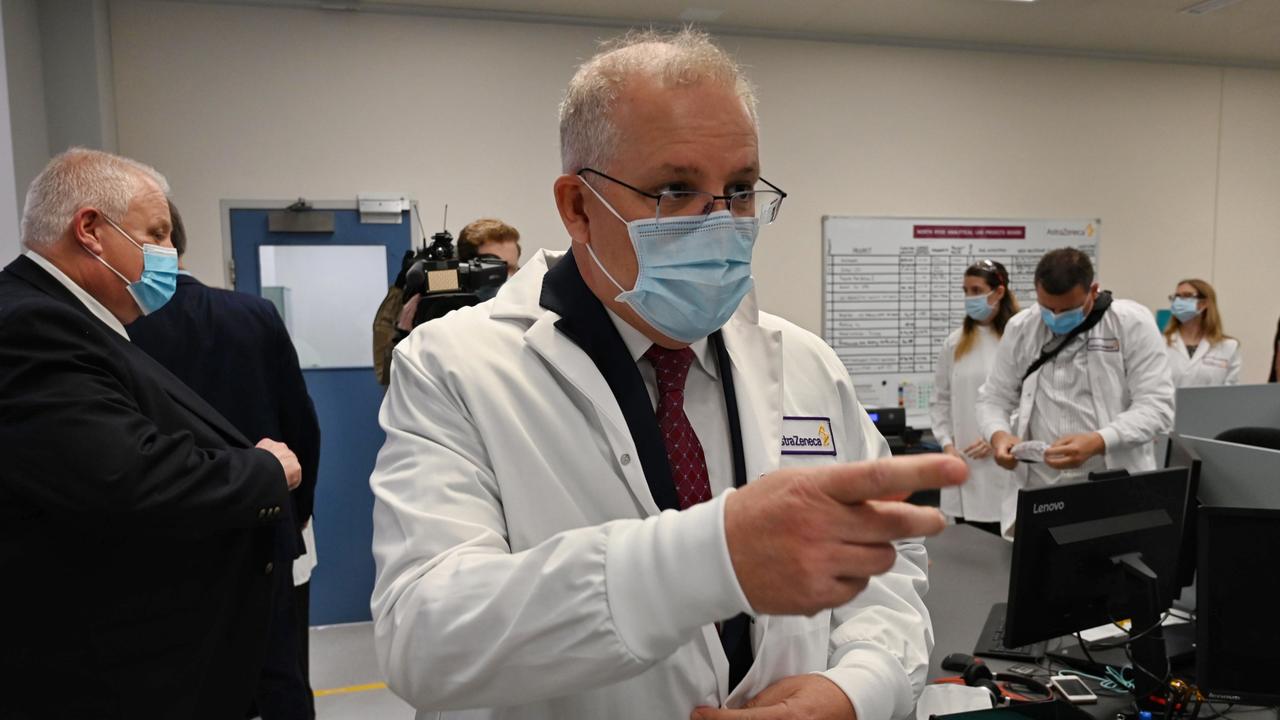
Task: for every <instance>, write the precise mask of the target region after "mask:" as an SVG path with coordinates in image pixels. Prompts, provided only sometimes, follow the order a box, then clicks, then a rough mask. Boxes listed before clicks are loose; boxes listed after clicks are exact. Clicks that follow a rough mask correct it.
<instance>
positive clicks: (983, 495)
mask: <svg viewBox="0 0 1280 720" xmlns="http://www.w3.org/2000/svg"><path fill="white" fill-rule="evenodd" d="M962 289H963V291H964V296H965V298H964V311H965V318H964V324H963V325H962V326H961V327H960V328H958V329H956V331H955V332H953V333H951V334H950V335H949V336H947V340H946V342H945V343H943V346H942V352H941V353H939V354H938V363H937V366H936V367H935V370H934V372H935V378H934V396H933V406H932V407H931V408H930V417H931V419H932V421H933V435H934V437H935V438H937V440H938V444H939V445H941V446H942V451H943V452H945V453H947V454H949V455H954V456H956V457H958V458H961V459H963V460H965V461H966V462H968V464H969V480H968V482H966V483H965V484H964V485H961V486H960V487H952V488H944V489H943V490H942V493H941V496H942V497H941V506H940V509H941V510H942V512H943V514H945V515H946V516H947V517H948V518H950V519H952V520H955V521H956V522H960V523H967V524H970V525H973V526H975V527H977V528H980V529H982V530H986V531H987V532H991V533H994V534H996V535H999V534H1000V508H1001V507H1002V506H1003V503H1004V498H1005V496H1006V495H1007V494H1008V493H1010V492H1013V478H1012V477H1010V474H1009V471H1008V470H1005V469H1004V468H1002V467H1000V466H999V465H996V463H995V460H994V459H992V450H991V444H990V443H988V442H987V441H986V439H984V438H983V436H982V433H981V432H980V431H979V430H978V418H977V415H976V414H975V412H974V405H975V404H976V403H977V401H978V388H979V387H981V386H982V383H983V382H984V381H985V380H986V379H987V371H988V370H989V369H990V368H991V364H992V363H993V362H994V361H995V357H996V346H998V345H999V344H1000V337H1001V336H1002V335H1004V328H1005V325H1006V324H1007V323H1008V322H1009V319H1010V318H1012V317H1013V316H1014V315H1016V314H1017V312H1018V299H1017V298H1016V297H1014V295H1013V291H1012V290H1011V289H1010V288H1009V271H1008V270H1006V269H1005V267H1004V265H1002V264H1000V263H998V262H995V261H994V260H979V261H978V262H976V263H974V264H972V265H970V266H969V267H968V269H966V270H965V271H964V286H963V288H962Z"/></svg>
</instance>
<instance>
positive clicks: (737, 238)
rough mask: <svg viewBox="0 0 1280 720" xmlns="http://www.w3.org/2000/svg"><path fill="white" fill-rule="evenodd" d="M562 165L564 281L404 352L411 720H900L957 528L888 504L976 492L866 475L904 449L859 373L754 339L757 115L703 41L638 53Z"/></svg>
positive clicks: (766, 333) (568, 133) (613, 52)
mask: <svg viewBox="0 0 1280 720" xmlns="http://www.w3.org/2000/svg"><path fill="white" fill-rule="evenodd" d="M561 145H562V148H561V151H562V158H563V163H564V171H565V174H564V175H562V176H560V177H559V178H558V179H557V180H556V181H555V187H554V189H555V197H556V204H557V207H558V209H559V212H560V214H561V217H562V219H563V221H564V224H565V227H566V229H567V230H568V232H569V235H570V236H571V238H572V241H573V242H572V251H571V252H569V253H552V252H545V251H544V252H542V253H539V254H538V256H537V257H535V258H533V259H532V260H531V261H530V262H529V263H528V264H527V265H526V266H525V267H524V268H522V269H521V271H520V272H519V273H517V274H516V276H515V277H514V278H512V279H511V280H510V281H509V282H508V283H507V284H506V285H504V286H503V288H502V289H501V291H500V292H499V293H498V295H497V297H496V298H494V299H493V300H491V301H489V302H486V303H483V304H481V305H478V306H476V307H472V308H466V309H463V310H458V311H455V312H454V313H452V314H450V315H448V316H446V317H444V318H441V319H440V320H437V321H433V322H430V323H427V324H425V325H423V326H421V327H419V328H418V329H417V330H415V331H414V332H413V334H412V335H411V336H410V337H409V338H407V339H406V340H405V341H403V342H401V343H400V344H399V345H398V346H397V347H396V349H395V352H394V358H393V361H392V371H391V385H390V387H389V389H388V392H387V397H386V400H385V402H384V404H383V408H382V414H381V422H382V425H383V427H384V428H385V429H386V432H387V440H386V444H385V445H384V446H383V448H382V452H381V453H380V454H379V456H378V463H377V467H376V469H375V470H374V474H373V477H372V479H371V483H372V486H373V490H374V494H375V498H376V504H375V508H374V544H373V550H374V555H375V558H376V560H377V570H378V577H377V583H376V586H375V588H374V594H373V599H372V609H373V616H374V622H375V629H376V639H377V646H378V654H379V658H380V661H381V663H382V667H383V670H384V671H385V672H386V674H387V678H388V681H389V683H390V686H391V688H392V689H393V690H394V691H395V692H396V693H397V694H399V695H400V696H401V697H403V698H405V699H406V700H408V701H409V702H410V703H412V704H413V705H414V706H415V707H417V708H418V709H419V711H420V713H419V717H420V718H423V717H438V716H437V715H434V714H430V715H429V714H428V713H430V712H432V711H443V717H450V718H545V719H547V720H550V719H552V718H556V719H562V718H570V719H572V718H583V719H587V718H590V719H592V720H595V719H598V718H614V719H617V718H623V719H627V718H637V719H638V718H664V719H669V718H685V717H691V716H693V717H699V718H707V719H708V720H715V719H718V718H725V719H726V720H728V719H731V718H735V717H744V718H746V717H770V716H778V717H783V716H786V717H791V716H792V715H791V714H789V713H797V712H798V713H808V714H806V715H805V716H806V717H815V718H833V719H834V718H845V719H848V718H854V717H857V718H860V719H861V720H890V719H891V718H901V717H904V716H906V715H908V714H909V713H910V712H911V709H912V706H913V704H914V699H915V696H916V695H917V694H918V693H919V691H920V689H921V687H922V685H923V682H924V679H925V674H926V671H927V666H928V657H929V652H930V649H931V647H930V646H931V644H932V632H931V626H930V623H929V617H928V613H927V611H926V610H925V607H924V604H923V602H922V600H921V596H922V594H923V593H924V592H925V590H926V588H927V575H926V568H927V561H926V557H925V552H924V548H923V547H922V546H921V545H920V544H919V543H918V542H914V541H902V540H901V538H910V537H916V536H920V535H926V534H931V533H936V532H938V531H940V530H941V527H942V521H941V516H940V515H939V514H938V513H937V511H936V510H933V509H931V508H918V507H913V506H910V505H907V504H905V503H902V502H896V501H891V500H883V499H880V498H887V497H889V496H898V497H903V496H905V494H906V493H909V492H911V491H912V490H913V489H916V488H922V487H941V486H943V485H954V484H957V483H959V482H961V481H962V480H963V478H964V474H965V471H964V467H963V463H961V462H959V461H957V460H955V459H953V458H943V457H934V458H930V459H910V460H908V459H902V460H887V459H880V460H877V461H876V462H857V461H867V460H873V459H876V458H883V457H884V456H885V455H887V447H886V443H885V442H884V440H883V438H881V437H880V436H879V435H878V434H877V433H876V431H875V428H874V426H873V425H872V423H871V422H870V420H869V419H868V418H867V415H866V413H865V412H864V411H863V409H862V407H861V406H860V405H859V403H858V401H857V398H856V397H855V396H854V393H853V388H852V386H851V383H850V381H849V377H848V375H847V373H846V371H845V370H844V368H843V366H842V365H841V363H840V360H839V359H838V358H837V357H836V355H835V353H834V352H832V351H831V349H830V348H828V347H827V346H826V345H824V344H823V343H822V342H821V341H820V340H819V339H818V338H816V337H814V336H813V335H812V334H810V333H808V332H805V331H804V330H801V329H800V328H798V327H796V326H794V325H792V324H790V323H788V322H786V321H784V320H781V319H779V318H776V317H773V316H770V315H767V314H765V313H762V312H760V311H759V310H758V309H757V307H756V303H755V296H754V294H753V293H752V292H751V288H752V280H751V274H750V269H751V265H750V262H751V249H752V245H753V243H754V240H755V236H756V231H757V229H758V228H759V226H761V225H765V224H768V223H769V222H771V221H772V220H773V217H774V216H775V215H776V213H777V211H778V207H779V205H780V204H781V201H782V198H783V193H782V192H781V191H780V190H778V189H777V188H776V187H774V186H772V185H770V184H768V183H767V182H766V181H764V180H762V179H761V178H760V170H759V158H758V153H757V132H756V123H755V111H754V100H753V98H752V96H751V91H750V88H749V85H748V84H747V83H746V81H745V79H743V78H742V77H741V75H740V74H739V72H738V68H737V67H736V65H735V64H734V63H733V62H732V60H730V59H729V58H728V56H727V55H725V54H724V53H723V52H722V51H721V50H720V49H718V48H717V47H715V45H713V44H712V43H710V42H709V40H708V39H707V38H706V37H705V36H704V35H701V34H699V33H696V32H691V31H687V30H686V31H684V32H680V33H676V34H674V35H658V34H652V33H649V34H644V35H639V36H635V35H633V36H629V37H628V38H626V39H624V40H623V41H622V42H621V43H619V44H617V45H616V46H615V47H614V48H612V49H610V50H607V51H605V52H602V53H601V54H600V55H598V56H596V57H595V58H593V59H592V60H590V61H588V62H587V63H585V64H584V65H583V66H582V68H580V70H579V71H578V73H577V75H576V76H575V77H574V79H573V81H572V83H571V84H570V87H569V91H568V95H567V97H566V100H565V102H564V105H563V107H562V110H561ZM846 463H852V464H846ZM748 481H750V482H748ZM747 704H751V705H753V707H755V708H758V709H757V710H755V711H754V712H766V713H768V714H767V715H755V714H751V715H746V714H744V713H746V712H747V711H746V710H743V709H742V708H743V706H744V705H747Z"/></svg>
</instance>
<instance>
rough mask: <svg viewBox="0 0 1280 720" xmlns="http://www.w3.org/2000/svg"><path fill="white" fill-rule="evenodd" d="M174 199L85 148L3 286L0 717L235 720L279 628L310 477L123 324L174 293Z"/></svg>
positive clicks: (52, 174)
mask: <svg viewBox="0 0 1280 720" xmlns="http://www.w3.org/2000/svg"><path fill="white" fill-rule="evenodd" d="M166 193H167V184H166V183H165V180H164V178H163V177H162V176H160V174H159V173H157V172H156V171H155V170H153V169H151V168H149V167H147V166H145V165H142V164H140V163H136V162H134V161H132V160H128V159H125V158H121V157H117V156H114V155H110V154H107V153H102V152H96V151H90V150H82V149H73V150H69V151H67V152H66V153H63V154H62V155H59V156H58V157H56V158H54V159H53V160H52V161H50V163H49V165H48V166H47V167H46V168H45V169H44V171H43V172H41V174H40V175H39V176H38V177H37V178H36V180H35V181H34V182H33V183H32V185H31V188H30V190H29V191H28V193H27V200H26V207H25V209H24V212H23V219H22V228H23V230H22V242H23V245H24V246H25V247H26V248H27V251H26V253H24V255H23V256H22V257H19V258H18V259H17V260H15V261H14V262H12V263H11V264H10V265H9V266H8V267H7V268H5V269H4V271H3V272H0V428H3V430H2V431H0V458H3V465H0V577H3V578H4V583H5V590H4V592H0V617H2V618H4V629H3V630H0V678H3V681H2V683H3V689H2V690H0V717H4V718H6V719H8V718H24V719H25V718H87V717H93V718H126V717H128V718H134V717H149V718H152V717H154V718H231V717H236V716H237V715H238V714H239V713H242V712H243V709H244V708H245V707H246V706H247V704H248V703H249V701H250V697H251V695H252V692H253V688H254V685H255V684H256V681H257V678H258V674H259V669H260V667H261V664H262V659H263V656H264V654H265V645H266V639H267V632H266V631H267V623H268V620H269V617H270V597H271V583H272V581H273V574H274V573H275V571H276V570H275V567H274V563H273V559H272V551H273V543H272V527H273V525H274V524H275V523H276V521H277V520H279V518H280V517H281V516H282V514H283V512H284V511H283V508H285V507H287V506H288V504H289V503H288V499H289V490H290V489H291V488H293V487H296V486H297V484H298V483H299V482H300V480H301V468H300V467H299V465H298V461H297V458H296V457H295V456H294V454H293V453H292V452H291V451H290V450H289V449H288V448H287V447H286V446H285V445H283V444H282V443H279V442H275V441H272V440H267V439H263V440H261V441H259V442H258V444H257V446H256V448H255V447H253V446H252V445H251V443H250V442H249V440H248V439H246V438H245V437H244V436H243V435H242V434H241V433H240V432H239V431H238V430H236V428H235V427H233V426H232V425H231V423H229V422H228V421H227V420H226V419H224V418H223V417H222V416H221V415H219V414H218V412H217V411H215V410H214V409H213V408H211V407H210V406H209V405H208V404H207V403H205V402H204V401H203V400H201V399H200V397H199V396H198V395H196V394H195V393H194V392H192V391H191V389H190V388H188V387H187V386H186V385H184V384H182V382H181V381H179V380H178V379H177V378H176V377H174V376H173V375H172V374H171V373H170V372H169V371H167V370H165V369H164V368H163V367H162V366H160V365H159V364H158V363H156V362H155V361H154V360H152V359H151V358H150V357H149V356H148V355H147V354H146V353H144V352H142V351H141V350H139V349H138V348H137V347H135V346H134V345H133V344H132V343H130V342H129V340H128V337H127V335H126V334H125V331H124V328H123V325H124V324H125V323H128V322H131V321H133V320H134V319H135V318H137V317H138V316H139V315H140V314H141V313H143V312H144V311H151V310H154V309H156V308H157V307H159V306H160V305H162V304H163V303H164V301H165V299H166V298H167V297H168V294H169V291H170V290H171V288H172V285H171V280H172V278H171V274H170V270H171V267H170V266H169V265H168V262H167V261H168V260H171V259H172V258H171V254H172V252H173V251H172V249H171V248H170V245H169V227H170V220H169V211H168V204H167V201H166Z"/></svg>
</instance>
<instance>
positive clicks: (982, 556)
mask: <svg viewBox="0 0 1280 720" xmlns="http://www.w3.org/2000/svg"><path fill="white" fill-rule="evenodd" d="M925 547H926V548H928V550H929V594H928V595H926V596H925V600H924V603H925V606H926V607H928V608H929V615H930V616H931V617H932V618H933V637H934V645H933V655H932V657H930V658H929V680H930V681H931V682H932V681H933V680H936V679H938V678H940V677H946V676H953V675H955V673H953V672H950V671H946V670H943V669H942V659H943V658H945V657H946V656H947V655H950V654H951V653H965V654H966V655H970V654H972V653H973V648H974V645H976V644H977V642H978V634H979V633H980V632H981V631H982V626H983V623H985V622H986V620H987V613H989V612H990V611H991V605H992V604H993V603H998V602H1004V601H1005V600H1006V599H1008V596H1009V570H1010V568H1011V567H1012V566H1013V543H1010V542H1007V541H1005V540H1002V539H1001V538H998V537H996V536H995V535H992V534H991V533H988V532H983V531H982V530H978V529H977V528H974V527H970V526H968V525H952V526H949V527H948V528H947V529H946V530H944V531H943V532H942V534H940V535H938V536H936V537H932V538H929V539H928V540H926V541H925ZM983 662H985V663H986V664H987V665H988V666H990V667H991V669H992V670H994V671H996V672H999V671H1000V670H1003V669H1004V668H1007V667H1009V666H1010V665H1012V664H1013V663H1010V662H1007V661H1004V660H995V659H987V658H984V659H983ZM1128 705H1129V700H1128V699H1127V698H1123V697H1115V696H1111V697H1108V696H1105V695H1103V694H1101V693H1099V695H1098V703H1097V704H1095V705H1085V706H1082V709H1084V710H1085V711H1087V712H1088V713H1089V714H1090V715H1092V716H1094V717H1096V718H1114V717H1115V715H1116V713H1117V712H1119V711H1120V710H1123V709H1125V708H1127V707H1128Z"/></svg>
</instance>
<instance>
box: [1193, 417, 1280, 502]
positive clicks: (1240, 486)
mask: <svg viewBox="0 0 1280 720" xmlns="http://www.w3.org/2000/svg"><path fill="white" fill-rule="evenodd" d="M1181 441H1182V442H1183V443H1185V444H1186V445H1187V447H1188V448H1190V449H1191V450H1192V451H1193V452H1195V454H1196V456H1198V457H1199V458H1200V487H1199V491H1198V493H1197V495H1198V496H1199V498H1200V502H1201V503H1202V504H1204V505H1217V506H1219V507H1256V508H1267V509H1280V479H1277V478H1280V450H1270V449H1267V448H1261V447H1250V446H1248V445H1238V444H1236V443H1231V442H1223V441H1221V440H1209V439H1207V438H1201V437H1189V436H1186V435H1183V436H1182V439H1181Z"/></svg>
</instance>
